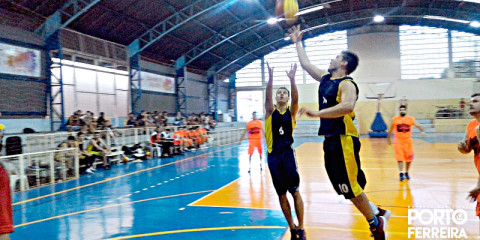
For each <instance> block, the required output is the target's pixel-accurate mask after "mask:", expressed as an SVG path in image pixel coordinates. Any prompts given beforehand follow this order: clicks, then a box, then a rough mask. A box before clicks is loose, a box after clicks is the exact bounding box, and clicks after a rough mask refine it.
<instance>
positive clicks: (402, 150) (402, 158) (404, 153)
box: [393, 138, 413, 163]
mask: <svg viewBox="0 0 480 240" xmlns="http://www.w3.org/2000/svg"><path fill="white" fill-rule="evenodd" d="M393 148H394V150H395V159H397V162H407V163H409V162H412V161H413V141H412V139H411V138H410V139H405V140H398V139H395V142H394V144H393Z"/></svg>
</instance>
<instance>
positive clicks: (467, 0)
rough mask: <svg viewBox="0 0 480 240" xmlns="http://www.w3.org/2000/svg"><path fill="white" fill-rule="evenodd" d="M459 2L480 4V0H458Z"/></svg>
mask: <svg viewBox="0 0 480 240" xmlns="http://www.w3.org/2000/svg"><path fill="white" fill-rule="evenodd" d="M457 1H459V2H472V3H480V0H457Z"/></svg>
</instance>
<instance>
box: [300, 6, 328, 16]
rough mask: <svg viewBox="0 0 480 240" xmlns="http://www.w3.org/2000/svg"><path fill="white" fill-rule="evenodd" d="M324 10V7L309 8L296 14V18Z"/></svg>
mask: <svg viewBox="0 0 480 240" xmlns="http://www.w3.org/2000/svg"><path fill="white" fill-rule="evenodd" d="M323 8H324V7H323V6H316V7H311V8H307V9H305V10H302V11H300V12H297V13H296V14H295V16H300V15H304V14H307V13H311V12H315V11H318V10H322V9H323Z"/></svg>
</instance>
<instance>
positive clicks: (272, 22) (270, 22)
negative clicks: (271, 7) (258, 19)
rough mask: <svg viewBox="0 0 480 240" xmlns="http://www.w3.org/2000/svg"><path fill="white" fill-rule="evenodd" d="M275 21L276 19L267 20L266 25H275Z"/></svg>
mask: <svg viewBox="0 0 480 240" xmlns="http://www.w3.org/2000/svg"><path fill="white" fill-rule="evenodd" d="M277 21H278V19H277V18H274V17H271V18H269V19H268V20H267V23H268V24H275V23H276V22H277Z"/></svg>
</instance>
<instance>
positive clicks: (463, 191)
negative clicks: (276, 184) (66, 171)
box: [11, 137, 479, 240]
mask: <svg viewBox="0 0 480 240" xmlns="http://www.w3.org/2000/svg"><path fill="white" fill-rule="evenodd" d="M457 140H458V139H457V138H450V139H446V140H445V141H443V142H438V141H437V142H435V141H429V140H428V138H425V139H415V140H414V144H415V161H414V163H413V165H412V168H411V170H410V173H411V177H412V179H411V180H410V181H408V182H399V181H398V170H397V166H396V162H395V161H394V159H393V148H392V146H389V145H387V143H386V140H385V139H368V138H362V139H361V143H362V150H361V154H360V155H361V159H362V168H363V170H364V171H365V173H366V176H367V181H368V183H367V187H366V189H365V192H366V193H367V195H368V196H369V198H370V200H371V201H373V202H375V203H376V204H378V205H380V206H383V207H384V208H387V209H389V210H391V211H392V217H391V218H390V220H389V222H388V226H387V232H388V239H415V238H417V239H420V237H419V235H412V234H410V235H409V228H412V229H415V228H417V230H418V229H420V230H421V231H435V230H432V229H439V231H444V233H446V234H447V235H439V236H440V237H442V236H448V234H449V233H450V237H448V238H440V237H433V238H430V239H464V238H455V237H452V235H451V233H452V231H460V233H462V232H464V233H465V234H466V235H467V237H468V239H478V236H479V221H478V217H475V203H471V202H469V201H468V200H467V199H466V198H467V195H468V191H469V190H470V189H471V188H473V187H474V186H475V184H476V182H477V179H478V173H477V172H476V170H475V168H474V165H473V160H472V159H473V156H472V155H471V154H470V155H463V154H460V153H458V152H457V151H456V143H455V142H456V141H457ZM295 141H296V142H295V145H294V146H295V148H296V155H297V162H298V165H299V172H300V177H301V185H300V192H301V194H302V196H303V199H304V204H305V227H306V231H307V236H308V239H329V240H331V239H343V240H348V239H371V238H370V233H369V231H368V224H367V223H366V221H365V219H364V218H363V216H362V215H361V214H360V213H359V212H358V211H357V210H356V209H355V208H354V207H353V205H352V204H351V203H350V202H349V201H347V200H345V199H343V197H341V196H338V195H337V194H336V193H335V191H334V190H333V188H332V186H331V184H330V182H329V180H328V177H327V175H326V171H325V169H324V166H323V151H322V138H320V137H309V138H296V139H295ZM264 155H265V153H264ZM264 160H265V157H264ZM290 200H291V198H290ZM291 202H292V201H291ZM13 208H14V223H15V232H14V233H13V234H12V235H11V238H12V239H13V240H28V239H42V240H43V239H48V240H50V239H52V240H54V239H82V240H87V239H230V240H235V239H279V240H280V239H289V238H290V233H289V232H288V231H287V228H286V226H287V224H286V221H285V220H284V217H283V214H282V212H281V210H280V206H279V203H278V199H277V196H276V194H275V190H274V188H273V185H272V183H271V179H270V175H269V172H268V167H266V166H264V167H263V170H260V166H259V156H258V154H256V153H255V154H254V157H253V160H252V172H251V173H250V174H249V173H248V155H247V142H246V141H244V142H243V143H242V144H241V145H239V144H231V145H227V146H222V147H214V148H208V149H205V150H200V151H196V152H194V153H188V154H185V155H181V156H175V157H174V158H170V159H152V160H148V161H144V162H142V163H128V164H126V165H124V164H120V165H116V166H113V167H112V170H110V171H103V170H101V169H99V170H98V171H97V172H96V173H95V174H94V175H84V176H81V177H80V178H79V179H77V180H73V181H68V182H64V183H60V184H56V185H53V186H46V187H43V188H38V189H32V190H29V191H26V192H22V193H16V194H15V195H14V203H13ZM409 209H414V210H416V211H423V212H427V211H433V210H451V211H456V212H458V211H460V210H461V211H465V212H466V213H467V218H468V219H466V220H462V219H460V220H461V223H460V224H457V223H458V222H459V220H458V219H457V221H450V223H449V224H446V222H445V223H444V224H440V225H439V223H442V222H437V225H435V224H434V223H433V222H432V223H431V224H428V223H425V222H424V221H420V220H415V221H413V222H411V223H409V221H408V220H409V219H408V216H407V214H408V210H409ZM457 215H458V214H457ZM461 217H462V216H461V214H460V218H461ZM425 219H426V218H425ZM445 221H446V220H445ZM452 229H455V230H452ZM424 236H425V235H424ZM453 236H460V235H453ZM409 237H410V238H409Z"/></svg>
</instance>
